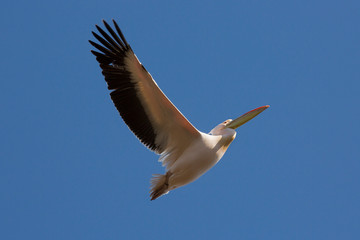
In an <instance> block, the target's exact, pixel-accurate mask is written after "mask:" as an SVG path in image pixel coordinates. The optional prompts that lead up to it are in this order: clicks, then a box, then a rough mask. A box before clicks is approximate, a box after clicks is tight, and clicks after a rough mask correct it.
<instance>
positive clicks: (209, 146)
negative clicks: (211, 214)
mask: <svg viewBox="0 0 360 240" xmlns="http://www.w3.org/2000/svg"><path fill="white" fill-rule="evenodd" d="M103 24H104V26H105V28H106V29H107V31H108V33H107V32H105V31H104V30H103V29H102V28H100V27H99V26H98V25H95V26H96V28H97V30H98V32H99V33H100V34H101V35H102V36H100V35H98V34H97V33H95V32H92V34H93V35H94V37H95V38H96V39H97V40H98V41H99V43H101V44H98V43H95V42H93V41H91V40H89V42H90V44H91V45H92V46H93V47H95V48H96V49H97V50H98V51H94V50H91V52H92V54H94V55H95V56H96V60H97V61H98V62H99V64H100V68H101V69H102V74H103V75H104V77H105V81H106V82H107V86H108V89H109V90H112V91H111V92H110V96H111V99H112V101H113V103H114V105H115V107H116V108H117V110H118V111H119V113H120V116H121V117H122V119H123V120H124V122H125V123H126V124H127V126H128V127H129V129H130V130H131V131H132V132H133V133H134V134H135V135H136V137H137V138H138V139H139V140H140V141H141V142H142V143H143V144H144V145H145V146H146V147H148V148H149V149H150V150H152V151H154V152H155V153H157V154H159V155H160V158H159V162H161V163H162V166H163V167H165V169H166V171H165V174H154V175H153V177H152V179H151V181H150V183H151V187H150V189H151V190H150V197H151V200H154V199H156V198H158V197H160V196H162V195H164V194H167V193H168V192H169V191H171V190H174V189H176V188H179V187H182V186H185V185H187V184H189V183H191V182H193V181H195V180H196V179H198V178H199V177H200V176H202V175H203V174H204V173H205V172H207V171H208V170H209V169H210V168H212V167H213V166H214V165H215V164H216V163H217V162H218V161H219V160H220V159H221V158H222V156H223V155H224V153H225V152H226V150H227V149H228V147H229V145H230V143H231V142H232V141H233V140H234V139H235V136H236V131H235V129H236V128H238V127H240V126H241V125H243V124H244V123H246V122H248V121H249V120H251V119H252V118H254V117H256V116H257V115H258V114H260V113H261V112H262V111H264V110H265V109H267V108H268V107H269V105H266V106H262V107H258V108H256V109H254V110H252V111H250V112H247V113H245V114H243V115H241V116H240V117H238V118H236V119H235V120H232V119H228V120H226V121H224V122H222V123H220V124H219V125H217V126H216V127H215V128H214V129H212V130H211V131H210V133H208V134H206V133H203V132H201V131H199V130H197V129H196V128H195V127H194V126H193V125H192V124H191V123H190V122H189V121H188V120H187V119H186V118H185V117H184V116H183V115H182V113H181V112H180V111H179V110H178V109H177V108H176V107H175V106H174V105H173V104H172V102H171V101H170V100H169V99H168V98H167V97H166V95H165V94H164V93H163V92H162V91H161V89H160V88H159V87H158V85H157V83H156V82H155V80H154V79H153V78H152V76H151V75H150V73H149V72H148V71H147V70H146V69H145V67H144V66H143V65H142V64H141V62H140V61H139V60H138V58H137V57H136V55H135V54H134V52H133V50H132V48H131V47H130V45H129V44H128V42H127V41H126V39H125V37H124V35H123V34H122V32H121V30H120V28H119V26H118V24H117V23H116V22H115V21H114V20H113V24H114V27H115V30H116V32H115V31H114V30H113V28H111V27H110V25H109V24H108V23H107V22H106V21H104V20H103ZM109 33H110V35H111V36H110V35H109Z"/></svg>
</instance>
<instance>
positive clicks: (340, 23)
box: [0, 0, 360, 240]
mask: <svg viewBox="0 0 360 240" xmlns="http://www.w3.org/2000/svg"><path fill="white" fill-rule="evenodd" d="M0 12H1V14H0V18H1V21H0V26H1V36H2V37H1V43H2V44H1V56H2V57H1V58H0V61H1V64H0V74H1V81H0V87H1V88H0V89H1V91H2V93H1V94H0V104H1V118H0V133H1V134H0V136H1V137H0V141H1V144H0V159H1V160H0V189H1V192H2V193H1V196H0V228H1V231H0V238H1V239H7V240H10V239H67V240H70V239H77V240H79V239H87V240H88V239H155V238H156V239H276V240H279V239H359V237H360V206H359V203H360V187H359V183H360V177H359V172H360V150H359V149H360V148H359V143H360V137H359V136H360V131H359V130H360V128H359V122H360V113H359V110H358V104H359V100H360V97H359V89H360V83H359V82H360V81H359V80H360V67H359V63H360V45H359V43H360V28H359V22H360V14H359V12H360V3H359V2H358V1H331V0H330V1H325V0H323V1H320V0H315V1H300V0H299V1H285V0H282V1H281V0H279V1H222V2H221V3H220V1H218V2H217V3H216V2H212V3H209V2H205V1H191V2H190V1H189V2H184V1H181V2H178V3H170V2H169V1H151V2H150V1H121V0H117V1H92V0H90V1H75V2H74V1H68V0H65V1H38V0H34V1H24V0H20V1H12V2H10V1H7V2H5V3H3V4H2V8H1V10H0ZM112 18H114V19H115V20H117V22H118V23H119V25H120V27H121V28H122V30H123V32H124V34H125V36H126V38H127V40H128V41H129V43H130V44H131V46H132V48H133V50H134V51H135V53H136V54H137V56H138V57H139V59H140V61H141V62H142V63H143V64H144V65H145V67H146V68H147V69H148V70H149V71H150V73H151V74H152V76H153V77H154V78H155V80H156V81H157V83H158V84H159V86H160V87H161V89H162V90H163V91H164V92H165V93H166V94H167V96H168V97H169V98H170V99H171V100H172V101H173V103H174V104H175V105H176V106H177V107H178V108H179V109H180V110H181V111H182V113H183V114H184V115H185V116H186V117H187V118H188V119H189V120H190V121H191V122H192V123H193V124H194V125H195V126H196V127H197V128H198V129H200V130H202V131H204V132H208V131H210V130H211V129H212V128H213V127H214V126H216V125H217V124H218V123H220V122H222V121H223V120H225V119H228V118H235V117H237V116H239V115H241V114H243V113H244V112H247V111H249V110H251V109H253V108H255V107H258V106H262V105H266V104H269V105H271V108H270V109H268V110H266V111H265V112H264V113H262V114H261V115H259V116H258V117H257V118H255V119H254V120H252V121H251V122H249V123H247V124H246V125H244V126H243V127H241V128H239V129H238V134H237V138H236V139H235V141H234V142H233V143H232V144H231V147H230V148H229V150H228V152H227V153H226V154H225V156H224V158H223V159H222V160H221V161H220V162H219V164H218V165H217V166H216V167H215V168H213V169H212V170H210V171H209V172H208V173H206V174H205V175H204V176H203V177H201V178H200V179H199V180H197V181H196V182H194V183H192V184H190V185H188V186H186V187H183V188H180V189H177V190H175V191H173V192H171V193H170V194H168V195H166V196H164V197H161V198H159V199H157V200H156V201H152V202H150V201H149V196H148V190H149V179H150V177H151V174H153V173H163V171H164V170H163V169H162V168H161V166H160V164H159V163H157V156H156V155H155V154H153V153H151V152H150V151H149V150H147V149H146V148H144V147H143V146H142V145H141V144H140V143H139V142H138V140H137V139H136V138H135V137H134V136H133V135H132V133H131V132H130V131H129V130H128V129H127V127H126V125H125V124H124V123H123V122H122V120H121V118H120V117H119V115H118V113H117V111H116V109H115V108H114V107H113V104H112V102H111V101H110V97H109V95H108V93H109V92H108V90H107V89H106V84H105V81H104V80H103V77H102V75H101V73H100V69H99V67H98V64H97V63H96V61H95V59H94V57H93V56H92V55H91V54H90V49H92V48H91V46H90V45H89V44H88V42H87V40H88V39H93V37H92V35H91V31H92V30H95V27H94V25H95V24H101V20H102V19H106V20H111V19H112Z"/></svg>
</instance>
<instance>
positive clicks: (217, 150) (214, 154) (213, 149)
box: [167, 129, 236, 190]
mask: <svg viewBox="0 0 360 240" xmlns="http://www.w3.org/2000/svg"><path fill="white" fill-rule="evenodd" d="M227 130H230V129H227ZM231 130H232V129H231ZM200 134H201V135H200V137H199V138H198V139H196V140H194V141H193V142H192V143H191V144H190V145H189V147H188V148H187V149H185V151H184V152H183V154H182V155H181V156H180V157H179V158H178V159H177V160H176V161H175V163H174V164H173V165H172V166H171V167H170V168H167V173H170V176H169V180H168V184H169V190H173V189H175V188H178V187H181V186H184V185H186V184H189V183H191V182H193V181H195V180H196V179H198V178H199V177H200V176H201V175H203V174H204V173H205V172H207V171H208V170H209V169H210V168H212V167H213V166H215V164H216V163H217V162H218V161H219V160H220V159H221V158H222V156H223V155H224V154H225V152H226V150H227V148H228V146H229V145H230V143H231V142H232V141H233V140H234V138H235V135H236V132H235V130H232V131H228V132H226V133H225V134H224V135H209V134H205V133H200Z"/></svg>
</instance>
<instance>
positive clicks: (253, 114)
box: [226, 105, 270, 129]
mask: <svg viewBox="0 0 360 240" xmlns="http://www.w3.org/2000/svg"><path fill="white" fill-rule="evenodd" d="M268 107H270V106H269V105H266V106H262V107H258V108H255V109H254V110H251V111H250V112H247V113H245V114H243V115H241V116H240V117H238V118H237V119H235V120H233V121H231V122H229V123H228V124H227V125H226V127H228V128H232V129H236V128H238V127H240V126H241V125H243V124H245V123H247V122H248V121H250V120H251V119H253V118H254V117H256V116H257V115H259V114H260V113H261V112H262V111H264V110H265V109H267V108H268Z"/></svg>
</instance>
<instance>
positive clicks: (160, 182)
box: [150, 173, 169, 201]
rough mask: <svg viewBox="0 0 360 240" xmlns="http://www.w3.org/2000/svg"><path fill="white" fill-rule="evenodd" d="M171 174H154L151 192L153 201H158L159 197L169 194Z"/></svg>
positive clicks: (151, 181)
mask: <svg viewBox="0 0 360 240" xmlns="http://www.w3.org/2000/svg"><path fill="white" fill-rule="evenodd" d="M168 176H169V174H168V173H166V174H165V175H162V174H153V177H152V178H151V180H150V183H151V191H150V197H151V201H152V200H155V199H157V198H158V197H160V196H162V195H164V194H167V193H168V192H169V191H168V187H169V184H168V179H169V177H168Z"/></svg>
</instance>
